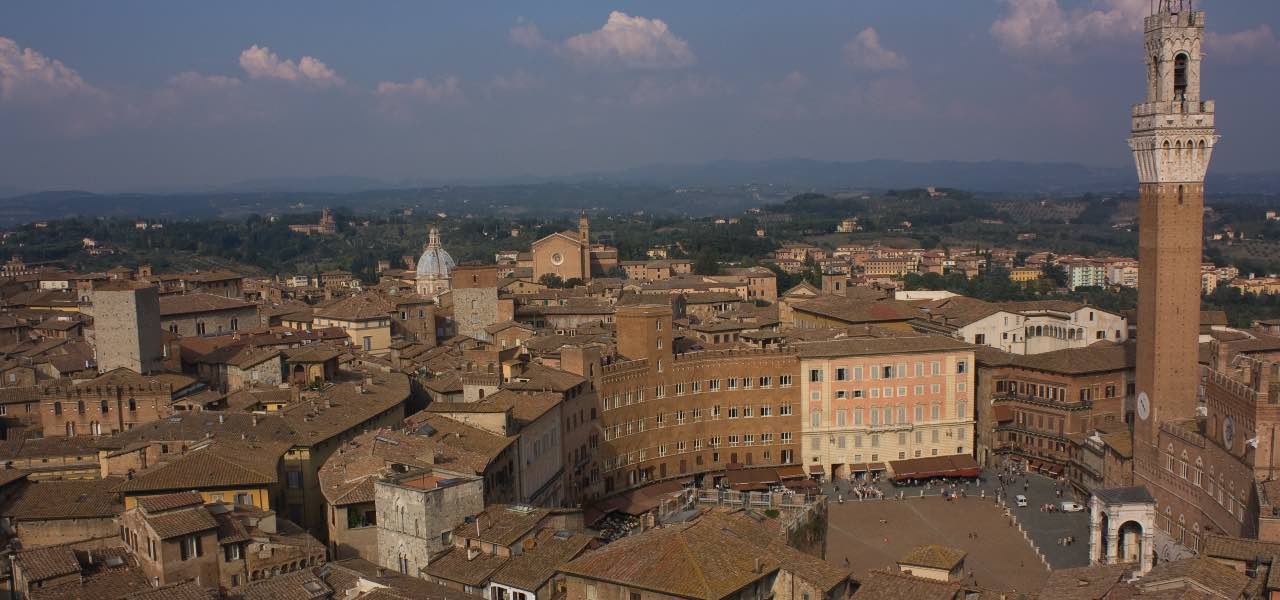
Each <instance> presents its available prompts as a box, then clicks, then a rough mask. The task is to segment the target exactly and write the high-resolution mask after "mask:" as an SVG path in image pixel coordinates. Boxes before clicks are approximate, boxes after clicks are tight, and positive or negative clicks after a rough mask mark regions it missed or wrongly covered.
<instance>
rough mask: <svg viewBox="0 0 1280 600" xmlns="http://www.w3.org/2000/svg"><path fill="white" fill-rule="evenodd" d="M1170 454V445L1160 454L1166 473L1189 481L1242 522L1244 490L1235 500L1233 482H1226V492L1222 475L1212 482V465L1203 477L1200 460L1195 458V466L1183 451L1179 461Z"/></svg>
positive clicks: (1202, 464) (1244, 502)
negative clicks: (1162, 457) (1228, 486)
mask: <svg viewBox="0 0 1280 600" xmlns="http://www.w3.org/2000/svg"><path fill="white" fill-rule="evenodd" d="M1172 452H1173V445H1172V444H1170V445H1169V448H1168V449H1167V450H1166V451H1165V452H1163V453H1162V454H1163V456H1164V468H1165V470H1166V471H1168V472H1170V473H1174V474H1176V475H1178V476H1180V477H1182V479H1183V480H1184V481H1189V482H1191V484H1192V485H1195V486H1196V487H1198V488H1200V489H1202V490H1204V492H1205V493H1206V494H1208V496H1209V498H1210V499H1212V500H1216V501H1217V502H1218V505H1219V506H1221V507H1223V508H1225V509H1227V512H1228V513H1229V514H1231V515H1233V516H1235V517H1236V518H1237V519H1239V520H1240V522H1241V523H1243V522H1244V511H1245V505H1246V501H1245V496H1244V490H1241V491H1240V492H1239V494H1238V495H1239V498H1237V497H1236V495H1237V493H1236V489H1235V488H1236V485H1235V481H1230V482H1228V484H1229V485H1230V489H1229V490H1228V489H1227V485H1224V484H1223V482H1222V480H1223V476H1222V473H1218V474H1217V481H1215V480H1214V473H1213V465H1209V476H1208V477H1204V470H1203V469H1202V467H1203V466H1204V463H1203V460H1202V459H1201V458H1199V457H1197V458H1196V461H1195V464H1194V465H1192V464H1191V463H1189V462H1188V461H1187V452H1186V451H1185V450H1184V451H1183V452H1182V458H1181V460H1177V459H1175V458H1174V457H1173V454H1172ZM1215 492H1216V494H1215ZM1167 531H1171V530H1167Z"/></svg>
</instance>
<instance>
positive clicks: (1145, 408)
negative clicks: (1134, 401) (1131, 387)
mask: <svg viewBox="0 0 1280 600" xmlns="http://www.w3.org/2000/svg"><path fill="white" fill-rule="evenodd" d="M1150 416H1151V399H1150V398H1148V397H1147V393H1146V392H1139V393H1138V418H1140V419H1142V420H1143V421H1146V420H1147V419H1148V418H1149V417H1150Z"/></svg>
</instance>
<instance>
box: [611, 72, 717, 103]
mask: <svg viewBox="0 0 1280 600" xmlns="http://www.w3.org/2000/svg"><path fill="white" fill-rule="evenodd" d="M725 92H726V88H725V84H724V82H723V81H721V80H720V79H719V78H717V77H701V76H697V75H687V76H685V77H683V78H678V79H676V80H674V81H667V80H666V79H665V78H658V77H652V76H647V77H641V78H639V79H638V80H637V81H636V82H635V87H634V88H633V89H632V90H631V92H630V94H628V96H627V102H629V103H630V104H632V105H634V106H665V105H669V104H674V103H676V102H683V101H687V100H696V99H699V98H708V97H712V96H719V95H721V94H723V93H725Z"/></svg>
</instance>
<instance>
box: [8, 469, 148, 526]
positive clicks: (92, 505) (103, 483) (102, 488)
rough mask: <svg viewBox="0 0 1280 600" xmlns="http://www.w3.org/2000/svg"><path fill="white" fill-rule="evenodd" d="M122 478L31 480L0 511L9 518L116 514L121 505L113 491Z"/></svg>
mask: <svg viewBox="0 0 1280 600" xmlns="http://www.w3.org/2000/svg"><path fill="white" fill-rule="evenodd" d="M122 481H124V480H123V479H121V478H119V477H109V478H105V479H89V480H72V481H33V482H31V483H29V484H27V485H26V487H24V488H23V489H22V490H21V491H19V492H18V494H17V495H16V496H15V497H14V498H13V499H12V500H11V501H10V502H9V504H8V506H6V507H5V508H4V510H3V511H0V514H3V515H4V516H6V517H9V518H11V519H15V520H20V521H26V520H49V519H101V518H110V517H113V516H115V515H117V514H119V513H120V512H121V511H122V510H123V508H124V507H123V506H122V505H121V504H120V503H119V501H118V500H117V498H116V495H115V493H114V492H113V488H115V486H117V485H119V484H120V483H121V482H122Z"/></svg>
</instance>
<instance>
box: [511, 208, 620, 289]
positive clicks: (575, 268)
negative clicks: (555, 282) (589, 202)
mask: <svg viewBox="0 0 1280 600" xmlns="http://www.w3.org/2000/svg"><path fill="white" fill-rule="evenodd" d="M530 262H531V264H530V266H531V267H532V268H533V280H534V281H539V280H541V279H542V277H543V276H544V275H549V274H550V275H555V276H557V277H559V278H560V280H561V281H568V280H570V279H580V280H582V281H590V280H591V278H592V277H598V276H602V275H605V274H606V273H608V272H609V271H611V270H613V269H615V268H617V267H618V250H617V249H616V248H613V247H610V246H606V245H604V244H592V243H591V222H590V220H588V219H587V216H586V215H585V214H584V215H582V216H581V217H579V219H578V230H577V231H576V232H575V231H558V232H556V233H553V234H551V235H548V236H546V237H544V238H541V239H539V240H537V241H535V242H533V245H532V246H531V247H530Z"/></svg>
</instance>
